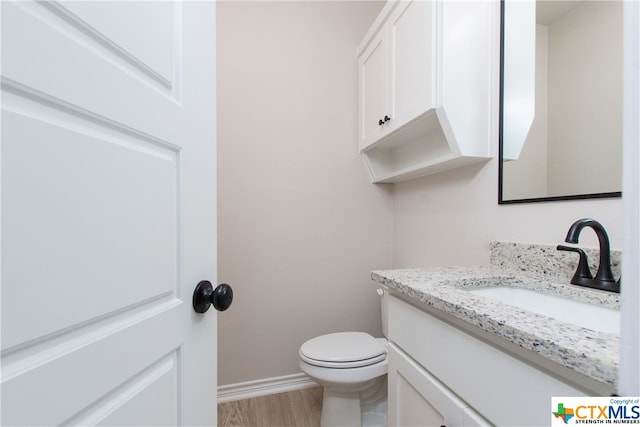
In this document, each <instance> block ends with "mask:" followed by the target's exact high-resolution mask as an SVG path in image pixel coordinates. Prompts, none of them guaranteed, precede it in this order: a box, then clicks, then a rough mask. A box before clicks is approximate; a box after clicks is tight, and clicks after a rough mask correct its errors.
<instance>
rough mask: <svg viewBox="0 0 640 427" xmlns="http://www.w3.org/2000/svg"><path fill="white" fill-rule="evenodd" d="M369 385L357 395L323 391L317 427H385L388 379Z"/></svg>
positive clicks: (378, 380) (337, 391) (382, 378)
mask: <svg viewBox="0 0 640 427" xmlns="http://www.w3.org/2000/svg"><path fill="white" fill-rule="evenodd" d="M372 382H373V384H371V385H372V387H368V388H366V389H365V390H362V391H360V392H353V391H351V392H344V391H341V390H336V389H333V388H330V387H325V388H324V391H323V397H322V413H321V415H320V427H346V426H349V427H356V426H362V427H386V425H387V410H386V409H387V376H386V375H384V376H383V377H381V378H378V379H376V380H374V381H372Z"/></svg>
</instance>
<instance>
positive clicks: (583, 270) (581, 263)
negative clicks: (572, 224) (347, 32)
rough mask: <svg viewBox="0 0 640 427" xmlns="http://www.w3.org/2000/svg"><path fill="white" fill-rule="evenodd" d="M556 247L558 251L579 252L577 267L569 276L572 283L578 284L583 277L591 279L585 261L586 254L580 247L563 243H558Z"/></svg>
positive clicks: (587, 264) (587, 263)
mask: <svg viewBox="0 0 640 427" xmlns="http://www.w3.org/2000/svg"><path fill="white" fill-rule="evenodd" d="M556 249H557V250H559V251H568V252H577V253H578V254H580V259H579V260H578V268H577V269H576V272H575V274H574V275H573V277H572V278H571V283H573V284H574V285H578V284H582V282H583V281H584V279H593V276H592V275H591V270H590V269H589V262H588V261H587V254H586V253H584V251H583V250H582V249H580V248H574V247H572V246H564V245H558V246H556Z"/></svg>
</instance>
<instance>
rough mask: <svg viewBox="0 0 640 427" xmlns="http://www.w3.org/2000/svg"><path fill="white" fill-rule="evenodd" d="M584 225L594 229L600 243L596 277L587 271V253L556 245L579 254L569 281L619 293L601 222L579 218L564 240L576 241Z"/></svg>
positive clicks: (618, 283)
mask: <svg viewBox="0 0 640 427" xmlns="http://www.w3.org/2000/svg"><path fill="white" fill-rule="evenodd" d="M584 227H591V228H593V231H595V232H596V235H597V236H598V242H599V243H600V265H598V272H597V273H596V277H595V278H593V277H592V276H591V271H589V263H588V262H587V255H586V254H585V253H584V251H582V250H581V249H579V248H573V247H569V246H563V245H558V246H557V247H556V248H557V249H558V250H560V251H572V252H578V253H579V254H580V261H579V262H578V269H577V270H576V273H575V274H574V275H573V278H572V279H571V283H572V284H574V285H579V286H586V287H588V288H594V289H600V290H603V291H609V292H617V293H620V280H618V281H617V282H616V280H615V279H614V278H613V273H612V272H611V249H610V248H609V236H607V232H606V231H605V229H604V227H603V226H602V224H600V223H599V222H598V221H596V220H595V219H591V218H583V219H579V220H577V221H576V222H574V223H573V224H572V225H571V227H569V231H568V232H567V238H566V239H564V241H565V242H567V243H578V237H579V236H580V232H581V231H582V229H583V228H584Z"/></svg>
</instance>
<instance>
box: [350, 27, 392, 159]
mask: <svg viewBox="0 0 640 427" xmlns="http://www.w3.org/2000/svg"><path fill="white" fill-rule="evenodd" d="M385 29H386V27H383V28H381V29H380V31H378V33H376V35H374V36H373V38H372V40H371V42H370V43H369V46H368V47H367V48H366V49H365V51H364V52H363V53H362V55H360V57H359V58H358V68H359V69H358V73H359V77H360V120H359V121H360V144H359V146H360V149H361V150H362V149H364V148H366V147H367V146H369V145H371V144H372V143H373V142H375V141H377V140H378V139H380V138H381V137H382V136H384V134H385V133H386V130H387V126H386V124H383V125H380V124H379V121H380V120H383V123H384V117H385V116H388V115H390V114H391V113H390V111H389V110H390V108H389V93H388V87H389V84H388V81H389V72H388V64H389V61H388V57H389V54H388V39H387V32H386V31H385Z"/></svg>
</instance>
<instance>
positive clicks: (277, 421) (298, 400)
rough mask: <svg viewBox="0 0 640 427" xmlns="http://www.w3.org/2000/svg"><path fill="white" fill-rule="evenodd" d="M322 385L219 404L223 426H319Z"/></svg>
mask: <svg viewBox="0 0 640 427" xmlns="http://www.w3.org/2000/svg"><path fill="white" fill-rule="evenodd" d="M321 410H322V387H313V388H305V389H302V390H295V391H290V392H287V393H278V394H271V395H268V396H261V397H253V398H250V399H246V400H236V401H234V402H225V403H220V404H219V405H218V426H219V427H319V426H320V412H321Z"/></svg>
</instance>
